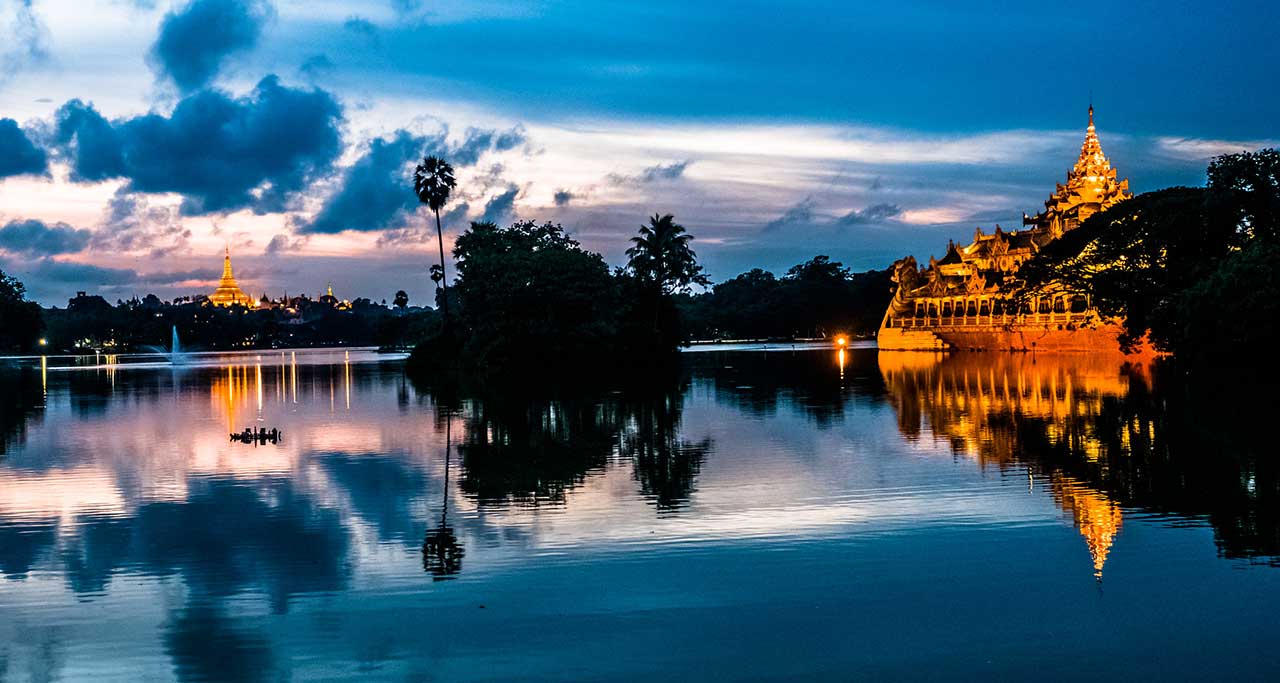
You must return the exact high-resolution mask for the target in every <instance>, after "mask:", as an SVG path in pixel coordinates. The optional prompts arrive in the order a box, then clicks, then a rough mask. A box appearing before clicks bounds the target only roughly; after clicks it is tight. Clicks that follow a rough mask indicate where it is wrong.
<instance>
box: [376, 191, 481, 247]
mask: <svg viewBox="0 0 1280 683" xmlns="http://www.w3.org/2000/svg"><path fill="white" fill-rule="evenodd" d="M470 212H471V204H469V203H467V202H459V203H458V204H454V205H453V206H452V207H451V208H450V209H449V210H448V211H446V212H444V213H442V214H440V225H441V227H442V228H443V229H444V231H445V232H448V231H449V229H450V228H453V227H455V226H457V225H458V224H459V223H462V222H465V221H466V220H467V214H469V213H470ZM435 239H436V228H435V224H434V221H422V222H419V223H418V224H417V225H410V226H406V227H403V228H399V229H397V230H385V231H383V233H382V234H381V235H379V236H378V243H377V244H378V246H379V247H388V246H395V245H397V244H421V243H422V242H427V241H432V240H435Z"/></svg>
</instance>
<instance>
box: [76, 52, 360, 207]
mask: <svg viewBox="0 0 1280 683" xmlns="http://www.w3.org/2000/svg"><path fill="white" fill-rule="evenodd" d="M341 123H342V107H341V105H339V104H338V102H337V100H335V99H334V97H333V95H331V94H330V93H328V92H326V91H324V90H320V89H313V90H303V89H295V88H289V87H287V86H284V85H282V84H281V83H280V80H279V79H278V78H277V77H275V76H267V77H266V78H264V79H262V81H261V82H259V83H258V85H257V87H256V88H255V89H254V91H253V92H252V93H250V94H249V95H248V96H245V97H238V98H233V97H230V96H228V95H227V94H225V93H222V92H219V91H217V90H202V91H199V92H196V93H193V94H191V95H189V96H187V97H185V98H183V99H182V100H180V101H179V102H178V104H177V106H176V107H174V109H173V113H172V114H170V115H169V116H164V115H161V114H155V113H152V114H147V115H144V116H139V117H136V118H130V119H119V120H116V121H107V120H106V119H105V118H104V117H103V116H102V115H101V114H99V113H98V112H97V111H96V110H95V109H94V108H93V106H92V105H87V104H84V103H83V102H81V101H79V100H72V101H70V102H68V103H67V104H66V105H64V106H63V107H62V108H61V109H59V110H58V114H57V121H56V133H55V145H56V146H57V148H58V149H59V151H60V152H61V153H62V154H63V155H65V156H66V157H67V158H68V160H69V162H70V164H71V168H72V178H73V179H75V180H82V181H100V180H106V179H109V178H118V177H122V178H126V179H128V180H129V184H128V187H129V189H130V191H133V192H175V193H178V194H181V195H183V202H182V213H183V214H187V215H194V214H205V213H214V212H228V211H235V210H238V209H243V208H252V209H253V210H254V211H255V212H258V213H266V212H276V211H281V210H284V209H285V208H287V203H288V200H289V199H290V198H291V196H292V195H293V194H294V193H296V192H297V191H299V190H301V189H302V188H304V187H305V186H307V185H308V184H309V183H310V182H311V181H312V180H313V179H314V178H316V177H320V176H322V175H324V174H326V173H328V172H329V170H330V168H331V167H332V164H333V160H334V159H335V158H336V157H337V156H338V154H339V152H340V151H341V136H340V131H339V127H340V124H341Z"/></svg>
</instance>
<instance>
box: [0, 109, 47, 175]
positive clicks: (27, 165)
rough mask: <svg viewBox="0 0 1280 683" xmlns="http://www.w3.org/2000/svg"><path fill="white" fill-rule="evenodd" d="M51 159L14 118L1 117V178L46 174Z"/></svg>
mask: <svg viewBox="0 0 1280 683" xmlns="http://www.w3.org/2000/svg"><path fill="white" fill-rule="evenodd" d="M48 171H49V159H48V157H47V155H46V154H45V153H44V150H42V149H40V148H39V147H36V145H35V143H33V142H32V141H31V139H30V138H28V137H27V134H26V133H25V132H24V131H23V130H22V129H21V128H19V127H18V122H17V121H14V120H13V119H0V178H5V177H8V176H15V175H44V174H47V173H48Z"/></svg>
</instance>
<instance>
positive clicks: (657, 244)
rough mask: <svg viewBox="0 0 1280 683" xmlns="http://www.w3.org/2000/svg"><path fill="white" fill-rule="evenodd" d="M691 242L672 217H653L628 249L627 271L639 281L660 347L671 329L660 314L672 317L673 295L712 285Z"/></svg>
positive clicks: (632, 239) (688, 235) (665, 344)
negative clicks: (699, 263) (695, 287)
mask: <svg viewBox="0 0 1280 683" xmlns="http://www.w3.org/2000/svg"><path fill="white" fill-rule="evenodd" d="M692 239H693V236H692V235H690V234H688V233H687V232H685V229H684V226H683V225H680V224H679V223H676V222H675V217H674V216H672V215H671V214H666V215H664V216H659V215H657V214H654V215H653V217H652V218H650V219H649V224H648V225H642V226H640V232H639V234H637V235H636V236H635V237H632V238H631V247H630V248H629V249H627V259H628V261H627V270H629V271H631V273H632V274H634V275H635V277H636V279H637V280H639V283H640V287H641V291H642V292H644V298H645V299H646V301H645V302H643V303H644V305H646V306H648V307H651V308H652V309H653V310H652V318H653V332H654V337H655V341H656V342H657V343H658V345H659V346H663V347H665V346H667V343H666V342H667V341H668V339H667V334H666V333H667V332H668V331H669V328H670V326H664V325H663V317H664V315H663V313H664V311H666V312H667V313H668V315H667V316H666V317H673V316H674V310H673V308H674V307H673V306H672V302H671V299H672V295H674V294H676V293H677V292H688V291H689V288H690V287H691V286H692V285H695V284H697V285H704V286H705V285H708V284H710V282H711V280H710V279H708V278H707V276H706V275H704V274H703V273H702V266H700V265H698V256H697V254H695V253H694V252H693V249H690V248H689V242H690V240H692Z"/></svg>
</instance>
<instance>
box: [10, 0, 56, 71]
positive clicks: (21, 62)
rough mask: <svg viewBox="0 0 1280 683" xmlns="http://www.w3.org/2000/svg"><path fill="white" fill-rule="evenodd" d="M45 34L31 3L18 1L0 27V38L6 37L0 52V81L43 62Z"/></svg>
mask: <svg viewBox="0 0 1280 683" xmlns="http://www.w3.org/2000/svg"><path fill="white" fill-rule="evenodd" d="M48 34H49V30H48V29H47V28H45V25H44V22H43V21H42V20H41V19H40V15H38V14H36V11H35V9H33V8H32V0H18V2H17V3H16V4H15V5H14V12H13V18H12V20H11V21H10V22H9V25H8V26H7V27H3V28H0V35H4V36H6V38H5V49H4V51H3V52H0V81H2V80H4V79H5V78H7V77H9V76H12V75H13V74H15V73H17V72H19V71H21V70H22V69H24V68H26V67H28V66H31V65H33V64H39V63H41V62H44V61H46V60H47V59H48V58H49V48H48V45H47V41H48Z"/></svg>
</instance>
